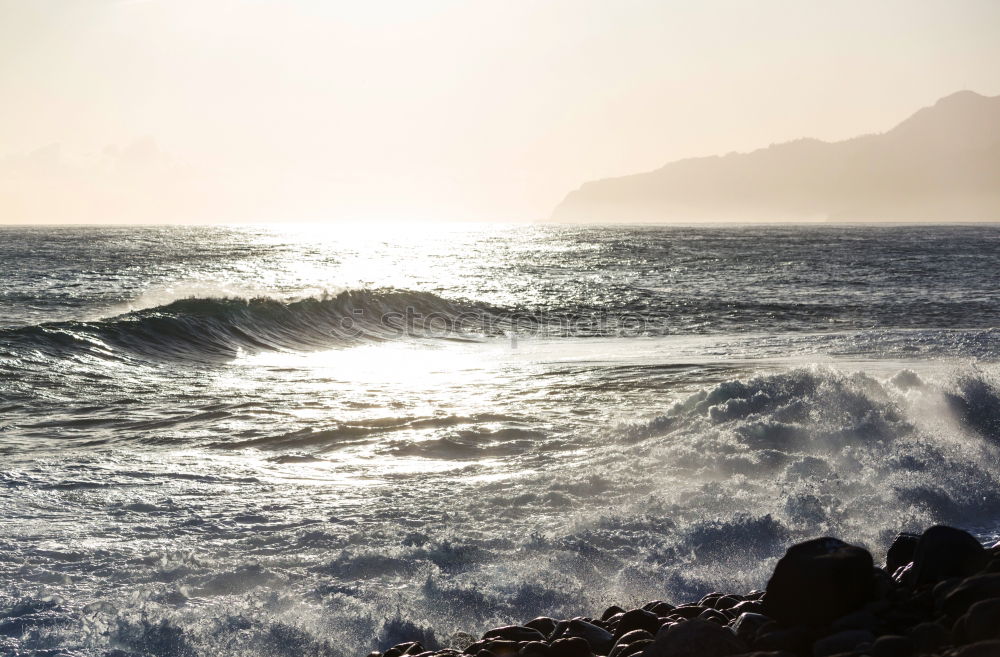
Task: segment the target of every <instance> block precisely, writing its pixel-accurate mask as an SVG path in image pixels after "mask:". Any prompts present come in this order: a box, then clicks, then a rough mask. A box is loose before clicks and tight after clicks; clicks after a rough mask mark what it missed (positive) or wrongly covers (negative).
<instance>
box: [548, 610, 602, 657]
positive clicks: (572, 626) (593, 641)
mask: <svg viewBox="0 0 1000 657" xmlns="http://www.w3.org/2000/svg"><path fill="white" fill-rule="evenodd" d="M574 637H578V638H581V639H583V640H584V641H586V642H587V644H588V645H589V646H590V649H591V650H592V651H593V652H594V653H595V654H598V655H607V654H608V653H609V652H611V647H612V646H613V645H614V644H615V638H614V636H613V635H612V634H611V632H608V631H607V630H606V629H604V628H603V627H598V626H597V625H594V624H593V623H589V622H587V621H585V620H582V619H579V618H574V619H573V620H571V621H570V622H569V624H568V625H567V626H566V628H565V629H564V630H563V631H562V633H561V634H560V635H559V638H560V639H567V638H574Z"/></svg>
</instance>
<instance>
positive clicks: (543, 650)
mask: <svg viewBox="0 0 1000 657" xmlns="http://www.w3.org/2000/svg"><path fill="white" fill-rule="evenodd" d="M517 654H518V655H520V657H549V656H550V655H551V654H552V648H551V647H549V644H547V643H544V642H542V641H529V642H528V643H526V644H524V645H523V646H521V649H520V650H518V651H517Z"/></svg>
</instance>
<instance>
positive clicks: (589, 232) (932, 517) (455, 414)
mask: <svg viewBox="0 0 1000 657" xmlns="http://www.w3.org/2000/svg"><path fill="white" fill-rule="evenodd" d="M997 290H1000V226H996V225H969V226H961V225H957V226H947V227H946V226H832V225H831V226H822V225H817V226H781V225H769V226H748V227H733V226H715V227H681V226H675V227H576V226H555V225H537V226H526V225H520V226H518V225H459V224H452V225H447V224H440V225H438V224H410V225H406V224H401V225H394V226H391V227H387V226H380V225H374V226H367V227H358V226H341V227H333V228H326V227H324V229H322V230H320V229H318V228H316V227H310V226H232V227H91V228H80V227H58V228H17V227H0V654H12V655H14V654H16V655H47V656H50V657H55V656H56V655H60V656H61V655H80V656H98V655H99V656H105V655H115V656H116V657H127V656H130V655H136V656H138V655H155V656H157V657H173V656H177V657H194V656H199V655H225V656H229V655H248V656H259V657H270V656H284V655H288V656H289V657H291V656H293V655H294V656H299V655H317V656H324V657H325V656H331V657H332V656H339V655H344V656H348V655H351V656H353V655H362V654H365V653H366V652H368V651H369V650H372V649H379V648H385V647H387V646H391V645H393V644H395V643H398V642H399V641H402V640H408V639H415V638H416V639H420V640H421V641H422V643H423V644H424V645H425V646H432V645H442V646H444V645H449V644H451V643H455V644H459V643H461V642H462V640H463V637H466V636H467V634H471V635H475V636H478V635H479V634H481V633H482V631H483V630H485V629H487V628H490V627H496V626H499V625H503V624H506V623H510V622H515V621H516V622H521V621H523V620H524V619H527V618H531V617H533V616H537V615H542V614H544V615H549V616H555V617H559V618H570V617H573V616H576V615H581V614H585V613H591V612H593V610H595V609H601V608H603V607H605V606H607V605H609V604H611V603H616V604H630V603H635V604H641V603H643V602H645V601H647V600H653V599H664V600H674V601H680V600H691V599H697V598H698V597H700V596H702V595H704V594H705V593H708V592H710V591H713V590H750V589H752V588H754V587H761V586H762V585H763V584H764V582H765V581H766V578H767V576H768V575H769V574H770V572H771V570H772V568H773V565H774V562H775V561H776V559H777V558H778V557H779V556H780V555H781V554H782V553H783V552H784V549H785V548H786V547H787V545H788V544H789V543H790V542H792V541H796V540H800V539H804V538H811V537H814V536H819V535H833V536H839V537H841V538H843V539H845V540H848V541H851V542H853V543H856V544H859V545H863V546H865V547H867V548H869V549H870V550H871V551H872V552H873V553H874V554H876V555H878V554H882V553H883V552H884V549H885V547H886V546H887V544H888V543H889V542H890V541H891V539H892V537H893V536H894V535H895V534H896V533H897V532H899V531H906V530H915V531H920V530H922V529H923V528H925V527H927V526H930V525H932V524H935V523H946V524H950V525H954V526H958V527H962V528H965V529H967V530H968V531H971V532H972V533H974V534H976V535H977V536H978V537H979V538H981V539H982V540H984V541H986V540H993V539H995V538H997V536H998V534H997V532H998V530H1000V366H998V354H1000V349H998V348H1000V295H998V293H997Z"/></svg>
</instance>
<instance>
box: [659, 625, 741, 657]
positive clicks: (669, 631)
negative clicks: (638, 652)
mask: <svg viewBox="0 0 1000 657" xmlns="http://www.w3.org/2000/svg"><path fill="white" fill-rule="evenodd" d="M746 651H747V646H746V644H745V643H743V642H742V641H740V640H739V639H737V638H736V635H735V634H733V633H732V632H731V631H730V630H728V629H727V628H725V627H722V626H721V625H718V624H716V623H713V622H711V621H706V620H701V619H700V618H696V619H694V620H689V621H686V622H683V623H677V624H675V625H670V626H669V627H664V628H661V629H660V631H659V632H657V634H656V639H655V640H654V641H653V643H652V644H650V645H649V646H648V647H647V648H646V650H645V651H644V652H643V653H642V654H643V657H729V655H738V654H740V653H742V652H746Z"/></svg>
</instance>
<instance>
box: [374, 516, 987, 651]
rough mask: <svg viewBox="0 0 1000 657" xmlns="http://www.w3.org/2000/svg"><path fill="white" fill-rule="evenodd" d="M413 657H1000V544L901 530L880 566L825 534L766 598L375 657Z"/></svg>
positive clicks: (611, 614)
mask: <svg viewBox="0 0 1000 657" xmlns="http://www.w3.org/2000/svg"><path fill="white" fill-rule="evenodd" d="M427 647H428V648H430V647H431V646H427ZM403 655H407V656H411V657H412V656H414V655H420V656H421V657H432V656H435V657H445V656H458V655H476V656H477V657H513V656H514V655H517V656H519V657H592V656H596V655H605V656H607V657H632V656H635V657H729V656H731V655H742V656H743V657H751V656H753V657H797V656H804V657H833V656H837V657H860V656H862V655H870V656H871V657H909V656H910V655H944V656H947V657H1000V543H998V544H997V545H994V546H993V547H991V548H984V547H983V546H982V545H980V544H979V542H978V541H976V539H975V538H973V537H972V536H971V535H969V534H967V533H966V532H964V531H961V530H959V529H954V528H952V527H944V526H936V527H931V528H930V529H928V530H927V531H925V532H924V533H923V534H922V535H919V536H918V535H915V534H900V535H899V536H898V537H897V538H896V540H895V541H894V542H893V544H892V546H891V547H890V548H889V550H888V553H887V554H886V558H885V565H884V567H881V568H878V567H875V565H874V563H873V560H872V556H871V554H869V552H868V551H867V550H865V549H864V548H860V547H856V546H852V545H848V544H847V543H844V542H843V541H840V540H838V539H835V538H817V539H814V540H811V541H807V542H805V543H799V544H798V545H794V546H792V547H791V548H789V549H788V551H787V552H786V553H785V556H784V557H782V558H781V560H780V561H779V562H778V563H777V565H776V566H775V569H774V573H773V574H772V576H771V579H770V581H768V583H767V590H766V591H751V592H749V593H746V594H742V595H737V594H731V593H729V594H727V593H710V594H708V595H706V596H705V597H704V598H702V599H701V600H699V601H697V602H689V603H686V604H680V605H676V606H675V605H673V604H670V603H668V602H664V601H662V600H656V601H653V602H649V603H647V604H645V605H643V606H642V607H640V608H636V609H623V608H621V607H610V608H609V609H607V610H605V611H604V613H603V614H601V616H600V617H599V618H573V619H568V620H556V619H553V618H545V617H542V618H536V619H534V620H531V621H528V622H526V623H524V625H511V626H507V627H498V628H495V629H492V630H489V631H488V632H486V633H485V634H484V635H483V637H482V639H480V640H478V641H475V642H472V643H471V645H468V646H467V647H465V648H464V650H459V649H456V648H446V649H439V650H427V649H425V647H424V646H421V645H420V643H418V642H409V643H401V644H399V645H396V646H394V647H392V648H390V649H389V650H386V651H385V652H383V653H378V652H376V653H372V654H371V655H370V656H369V657H402V656H403Z"/></svg>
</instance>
